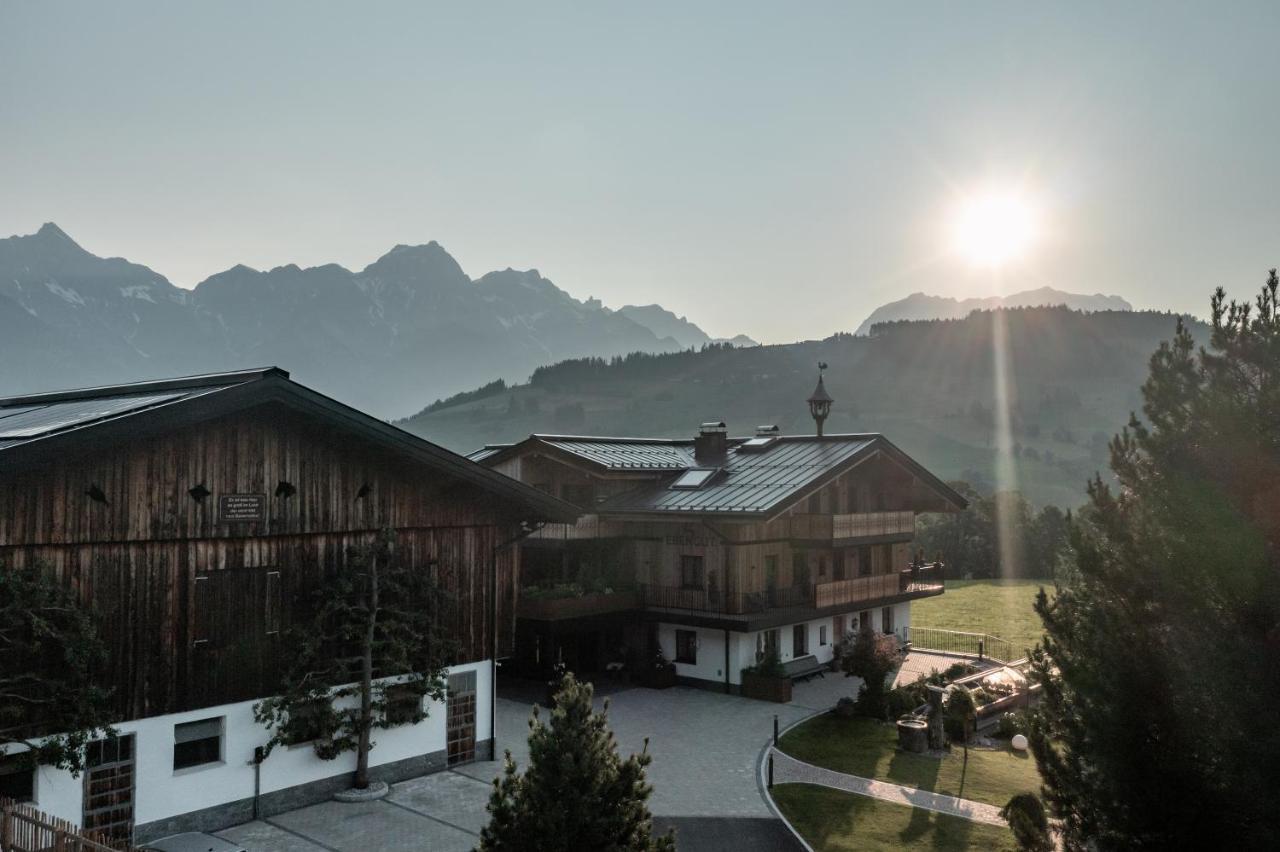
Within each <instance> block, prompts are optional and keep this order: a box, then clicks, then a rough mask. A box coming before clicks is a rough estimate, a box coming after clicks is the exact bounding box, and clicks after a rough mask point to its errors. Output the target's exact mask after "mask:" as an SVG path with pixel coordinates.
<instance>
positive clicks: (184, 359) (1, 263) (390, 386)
mask: <svg viewBox="0 0 1280 852" xmlns="http://www.w3.org/2000/svg"><path fill="white" fill-rule="evenodd" d="M652 308H653V309H654V310H655V311H657V312H661V313H668V312H666V311H665V310H664V309H662V308H661V307H660V306H656V305H655V306H652ZM670 316H672V317H673V318H674V315H673V314H670ZM681 322H682V323H683V325H681V326H680V331H681V335H680V338H678V339H677V338H675V337H672V336H670V335H668V334H665V333H657V332H655V331H654V330H652V329H651V328H650V327H649V325H647V324H646V323H643V322H637V321H636V320H634V319H632V318H630V317H628V316H627V314H626V313H624V312H623V311H612V310H610V309H608V308H606V307H604V306H603V305H602V304H601V303H600V302H599V301H598V300H595V299H587V300H585V301H583V300H579V299H575V298H574V297H573V296H571V295H569V294H568V293H566V292H564V291H563V290H561V289H560V288H558V287H556V285H555V284H554V283H553V282H552V281H551V280H549V279H547V278H544V277H543V276H542V275H541V274H540V273H539V272H538V271H537V270H536V269H530V270H514V269H505V270H501V271H497V272H490V273H488V274H486V275H483V276H481V277H480V278H478V279H475V280H472V279H471V278H470V277H469V276H468V275H467V274H466V273H465V272H464V271H463V270H462V268H461V267H460V266H459V265H458V263H457V261H456V260H454V258H453V257H452V256H450V255H449V253H448V252H447V251H445V250H444V248H442V247H441V246H440V245H439V244H438V243H435V242H431V243H427V244H426V245H418V246H407V245H398V246H396V247H395V248H393V249H392V250H391V251H389V252H387V254H385V255H383V256H382V257H380V258H378V259H377V260H376V261H374V262H373V263H371V264H369V265H368V266H366V267H365V268H364V269H362V270H360V271H359V272H353V271H351V270H348V269H346V268H344V267H342V266H338V265H337V264H327V265H325V266H316V267H310V268H301V267H298V266H296V265H293V264H289V265H287V266H279V267H276V268H274V269H271V270H268V271H260V270H256V269H251V268H249V267H247V266H243V265H238V266H234V267H232V268H231V269H228V270H226V271H225V272H220V273H217V274H216V275H212V276H210V277H209V278H207V279H205V280H204V281H202V282H200V284H198V285H197V286H196V287H195V289H194V290H190V291H188V290H183V289H181V288H179V287H176V286H174V285H173V284H172V283H170V282H169V281H168V279H166V278H165V277H164V276H163V275H161V274H159V273H158V272H155V271H154V270H151V269H149V268H147V267H145V266H141V265H139V264H136V263H131V262H129V261H126V260H123V259H121V258H102V257H98V256H96V255H94V254H92V253H90V252H88V251H86V250H85V249H83V248H81V247H80V246H79V245H78V244H77V243H76V242H75V241H74V240H72V239H71V237H69V236H68V235H67V234H66V233H65V232H64V231H62V229H60V228H59V227H58V226H57V225H54V224H52V223H50V224H46V225H44V226H43V227H42V228H40V230H39V231H38V232H37V233H35V234H32V235H29V236H16V237H10V238H8V239H4V240H0V394H14V393H22V392H32V391H39V390H50V389H58V388H66V387H76V386H83V385H90V384H104V383H112V382H124V381H135V380H139V379H147V378H161V377H166V376H173V375H178V374H183V373H200V372H210V371H216V370H227V369H237V368H244V367H256V366H264V365H268V364H275V365H278V366H281V367H284V368H286V369H288V370H290V371H291V372H292V374H293V375H294V377H295V378H297V379H298V380H300V381H302V382H304V383H306V384H309V385H311V386H313V387H315V388H317V389H319V390H322V391H324V392H326V393H328V394H330V395H332V396H334V397H336V398H338V399H340V400H342V401H343V402H347V403H350V404H352V405H355V406H357V407H361V408H364V409H367V410H369V411H372V412H375V413H378V414H381V415H383V416H395V415H404V414H408V413H409V412H410V411H413V410H416V409H418V408H420V407H421V405H422V401H423V400H424V399H425V400H430V399H434V398H437V397H446V396H449V395H451V394H454V393H457V392H459V391H462V390H465V389H468V388H471V387H474V386H476V385H477V384H480V383H483V382H486V381H489V380H490V379H493V378H497V377H500V378H503V379H505V380H507V381H523V380H524V379H526V378H527V377H528V376H529V373H530V372H531V371H532V370H533V369H534V368H536V367H538V366H540V365H544V364H551V363H554V362H557V361H561V360H564V359H566V358H574V357H583V356H600V357H609V356H613V355H621V354H626V353H629V352H670V351H676V350H679V349H681V348H683V347H685V346H690V345H699V344H698V343H697V342H696V341H698V340H706V341H709V340H710V338H709V337H708V336H707V335H706V334H705V333H704V332H703V331H702V330H701V329H700V328H698V327H697V326H696V325H694V324H693V323H691V322H688V321H685V320H681Z"/></svg>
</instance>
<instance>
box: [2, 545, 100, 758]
mask: <svg viewBox="0 0 1280 852" xmlns="http://www.w3.org/2000/svg"><path fill="white" fill-rule="evenodd" d="M106 657H107V652H106V646H105V645H104V644H103V642H102V640H101V638H99V636H98V629H97V622H96V620H95V618H94V615H93V612H92V611H91V610H90V609H89V608H88V607H87V606H85V605H84V604H82V603H81V601H80V598H79V597H78V596H77V595H76V594H75V592H73V591H71V590H70V589H68V588H67V587H65V586H63V585H62V584H61V583H59V582H58V581H57V580H56V579H55V578H54V576H53V574H52V572H50V571H49V570H48V569H47V568H45V567H43V566H39V565H36V566H27V567H24V568H8V567H6V566H4V565H0V747H3V746H6V745H8V746H19V747H21V751H20V752H19V754H20V755H21V759H24V760H26V761H27V762H28V763H29V764H30V765H31V766H35V765H37V764H39V765H44V766H52V767H56V768H59V769H66V770H69V771H70V772H71V773H72V774H78V773H79V772H80V771H81V770H82V769H84V747H85V745H86V744H87V743H88V742H90V741H91V740H94V739H98V738H100V737H106V736H110V735H112V734H113V731H112V729H111V727H110V724H109V723H110V721H111V718H112V714H113V708H112V706H111V700H110V698H111V696H110V691H109V690H107V689H105V688H103V687H102V686H101V685H100V684H101V683H102V680H103V671H102V669H103V666H104V665H105V664H106ZM0 750H3V749H0Z"/></svg>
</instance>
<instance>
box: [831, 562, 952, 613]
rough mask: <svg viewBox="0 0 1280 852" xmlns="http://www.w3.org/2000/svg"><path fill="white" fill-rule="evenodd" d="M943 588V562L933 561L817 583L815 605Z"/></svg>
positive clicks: (926, 593) (890, 596)
mask: <svg viewBox="0 0 1280 852" xmlns="http://www.w3.org/2000/svg"><path fill="white" fill-rule="evenodd" d="M942 590H943V579H942V565H941V563H935V564H933V565H928V566H925V567H924V568H917V569H912V568H908V569H906V570H904V571H898V572H896V573H894V574H881V575H880V576H878V577H855V578H854V579H852V580H833V581H832V582H830V583H819V584H818V585H817V586H816V587H815V588H814V605H815V606H816V607H817V608H818V609H824V608H826V607H829V606H841V605H843V604H856V603H862V602H864V601H873V600H877V599H879V598H892V597H897V596H899V595H908V594H919V595H921V596H923V595H930V594H938V593H940V592H942Z"/></svg>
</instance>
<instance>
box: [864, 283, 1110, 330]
mask: <svg viewBox="0 0 1280 852" xmlns="http://www.w3.org/2000/svg"><path fill="white" fill-rule="evenodd" d="M1054 305H1062V306H1064V307H1068V308H1071V309H1072V310H1075V311H1090V312H1092V311H1131V310H1133V305H1131V304H1129V303H1128V302H1126V301H1125V300H1124V299H1122V298H1120V297H1119V296H1104V295H1103V294H1101V293H1094V294H1093V295H1091V296H1090V295H1085V294H1083V293H1066V292H1063V291H1062V290H1055V289H1053V288H1052V287H1040V288H1038V289H1035V290H1024V291H1022V292H1020V293H1012V294H1010V295H1008V296H987V297H984V298H974V299H956V298H951V297H948V296H930V295H928V294H926V293H912V294H911V295H910V296H907V297H906V298H905V299H899V300H898V301H896V302H889V303H888V304H887V305H881V306H880V307H878V308H876V309H875V310H874V311H872V312H871V315H870V316H868V317H867V318H866V319H865V320H863V321H862V325H860V326H858V329H857V331H855V332H854V334H858V335H863V334H870V333H871V329H872V326H874V325H876V324H878V323H882V322H895V321H898V320H932V319H960V318H961V317H966V316H968V315H969V314H970V313H972V312H973V311H989V310H991V309H993V308H1035V307H1051V306H1054Z"/></svg>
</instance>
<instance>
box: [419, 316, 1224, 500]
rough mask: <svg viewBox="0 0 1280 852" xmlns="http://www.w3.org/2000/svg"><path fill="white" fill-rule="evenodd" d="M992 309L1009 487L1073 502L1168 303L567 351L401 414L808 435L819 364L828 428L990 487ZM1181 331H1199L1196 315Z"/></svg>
mask: <svg viewBox="0 0 1280 852" xmlns="http://www.w3.org/2000/svg"><path fill="white" fill-rule="evenodd" d="M998 321H1003V322H1004V323H1005V326H1006V335H1005V337H1006V339H1007V349H1008V364H1009V379H1010V387H1009V393H1008V398H1009V401H1010V415H1011V418H1010V419H1011V423H1012V426H1013V440H1014V442H1015V451H1016V452H1017V455H1018V465H1017V468H1018V474H1019V482H1018V487H1019V488H1021V489H1022V490H1023V491H1024V492H1025V493H1026V494H1027V496H1028V497H1030V499H1031V500H1033V501H1034V502H1035V503H1037V504H1041V505H1044V504H1055V505H1059V506H1064V507H1071V506H1076V505H1079V504H1080V503H1082V502H1083V501H1084V482H1085V480H1086V479H1087V478H1088V477H1090V476H1092V475H1093V473H1094V472H1095V471H1099V470H1105V469H1106V457H1107V456H1106V454H1107V450H1106V442H1107V439H1108V438H1109V437H1110V436H1111V435H1112V434H1114V433H1115V432H1116V431H1118V430H1119V429H1120V427H1121V426H1123V425H1124V423H1125V421H1126V420H1127V419H1128V416H1129V412H1130V411H1134V410H1138V409H1140V406H1141V400H1140V397H1139V393H1138V388H1139V386H1140V385H1141V383H1142V381H1143V379H1144V378H1145V377H1146V374H1147V361H1148V359H1149V358H1150V356H1151V353H1152V352H1153V351H1154V350H1155V349H1156V347H1157V346H1158V345H1159V342H1160V341H1161V340H1165V339H1168V338H1169V337H1171V336H1172V334H1173V328H1174V322H1175V318H1174V317H1173V315H1171V314H1165V313H1154V312H1142V313H1135V312H1100V313H1091V314H1083V313H1079V312H1076V311H1071V310H1068V309H1066V308H1025V309H1013V310H1003V311H998V312H975V313H973V314H971V315H970V316H968V317H966V318H964V319H960V320H933V321H919V322H898V323H889V324H886V325H882V326H879V327H878V329H877V331H876V333H874V334H873V335H872V336H870V337H854V336H853V335H848V334H840V335H836V336H833V337H830V338H828V339H826V340H822V341H809V342H804V343H795V344H789V345H785V346H758V347H752V348H746V349H733V348H729V347H720V346H709V347H707V348H705V349H703V350H701V351H696V352H679V353H671V354H665V355H631V356H627V357H625V358H616V359H613V360H611V361H603V360H599V359H579V360H573V361H565V362H562V363H559V364H555V365H553V366H549V367H543V368H540V369H538V370H537V371H536V372H535V373H534V374H533V375H532V377H531V379H530V381H529V382H528V384H524V385H517V386H507V385H505V384H501V383H494V384H492V385H490V386H488V387H487V388H485V389H484V391H483V392H474V393H471V394H467V395H463V396H461V397H460V398H458V399H456V400H453V401H445V402H443V403H437V404H435V405H433V406H430V407H429V408H428V409H427V410H424V411H422V412H420V413H419V414H417V415H415V416H414V417H411V418H409V419H408V420H406V421H404V422H403V423H402V425H404V426H406V427H407V428H409V429H411V430H413V431H414V432H417V433H418V434H421V435H423V436H425V437H427V438H429V439H431V440H434V441H437V442H439V443H441V444H444V445H445V446H447V447H450V448H452V449H455V450H459V451H464V452H465V451H468V450H472V449H475V448H477V447H479V446H481V445H482V444H485V443H493V442H499V441H511V440H515V439H518V438H521V437H523V436H525V435H528V434H529V433H531V432H554V433H571V434H610V435H657V436H690V435H692V434H693V433H694V431H695V429H696V428H697V425H698V423H700V422H702V421H705V420H715V419H724V420H725V421H727V423H728V424H729V430H730V432H731V433H732V434H747V433H749V432H751V430H752V429H753V428H754V427H755V426H756V424H761V423H777V424H778V425H779V426H781V427H782V429H783V431H784V432H790V433H803V432H808V431H810V430H811V429H812V428H813V424H812V421H810V419H809V415H808V411H807V409H806V407H805V402H804V400H805V398H806V397H807V396H808V395H809V392H810V391H811V390H812V389H813V384H814V381H815V378H816V373H817V370H816V364H817V363H818V362H819V361H825V362H826V363H828V364H829V365H830V368H829V370H828V371H827V378H826V384H827V388H828V390H829V391H830V392H831V394H832V395H833V396H834V397H835V398H836V404H835V407H834V409H833V411H832V414H831V417H830V419H829V420H828V422H827V431H828V432H837V431H840V432H845V431H849V432H852V431H876V432H883V433H884V434H885V435H887V436H888V437H889V438H890V440H892V441H894V442H895V443H896V444H898V445H899V446H901V447H902V448H903V449H905V450H906V451H907V452H909V453H911V454H912V455H914V456H915V457H916V458H918V459H919V460H920V461H922V462H923V463H924V464H926V465H928V466H929V468H930V469H932V470H933V471H935V472H936V473H938V474H939V475H940V476H942V477H943V478H945V479H965V480H968V481H969V482H972V483H974V484H975V485H977V486H979V487H984V486H985V487H987V488H990V487H992V486H993V485H994V484H995V455H996V454H995V444H996V437H995V429H996V416H995V406H996V399H997V394H996V387H995V381H994V375H995V371H994V365H995V359H994V354H993V343H992V342H993V329H994V324H995V323H996V322H998ZM1191 328H1192V331H1193V334H1195V335H1196V337H1197V338H1198V339H1204V338H1205V336H1206V329H1205V326H1204V325H1203V324H1202V323H1199V322H1195V321H1193V322H1192V323H1191Z"/></svg>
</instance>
